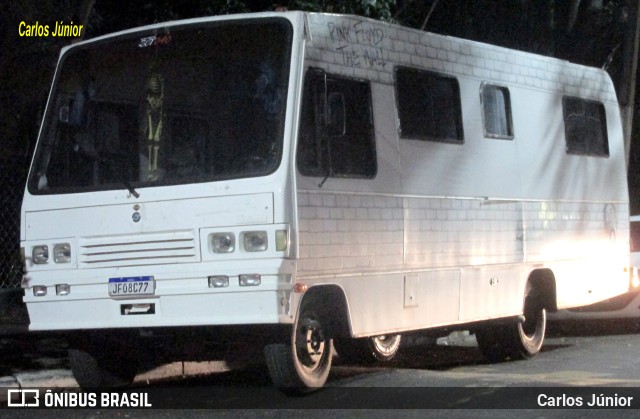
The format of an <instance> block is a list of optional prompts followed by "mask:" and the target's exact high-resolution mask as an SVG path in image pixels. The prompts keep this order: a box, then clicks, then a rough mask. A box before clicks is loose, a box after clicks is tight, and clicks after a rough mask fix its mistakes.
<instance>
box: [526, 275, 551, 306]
mask: <svg viewBox="0 0 640 419" xmlns="http://www.w3.org/2000/svg"><path fill="white" fill-rule="evenodd" d="M527 283H528V284H529V285H530V286H531V287H532V288H533V289H534V290H535V291H536V294H537V295H538V296H539V298H540V299H541V302H542V305H543V307H544V308H546V309H547V311H549V312H556V311H558V299H557V292H556V277H555V275H554V274H553V271H552V270H551V269H549V268H541V269H535V270H533V271H531V273H530V274H529V278H528V279H527Z"/></svg>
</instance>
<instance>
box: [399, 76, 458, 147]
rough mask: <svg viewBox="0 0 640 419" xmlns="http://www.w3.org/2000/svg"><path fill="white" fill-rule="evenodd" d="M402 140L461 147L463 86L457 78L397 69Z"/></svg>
mask: <svg viewBox="0 0 640 419" xmlns="http://www.w3.org/2000/svg"><path fill="white" fill-rule="evenodd" d="M396 97H397V101H398V116H399V119H400V137H401V138H405V139H412V140H426V141H439V142H447V143H456V144H462V143H463V142H464V134H463V130H462V111H461V105H460V86H459V85H458V80H456V79H455V78H454V77H450V76H445V75H442V74H437V73H433V72H430V71H424V70H417V69H414V68H408V67H397V68H396Z"/></svg>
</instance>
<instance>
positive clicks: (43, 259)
mask: <svg viewBox="0 0 640 419" xmlns="http://www.w3.org/2000/svg"><path fill="white" fill-rule="evenodd" d="M31 260H32V261H33V263H35V264H36V265H44V264H46V263H49V246H48V245H46V244H43V245H38V246H33V248H32V249H31ZM53 261H54V262H55V263H69V262H71V245H70V244H69V243H57V244H55V245H54V246H53Z"/></svg>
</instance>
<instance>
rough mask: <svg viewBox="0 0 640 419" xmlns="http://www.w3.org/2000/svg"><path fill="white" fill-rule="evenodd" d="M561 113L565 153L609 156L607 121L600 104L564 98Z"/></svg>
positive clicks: (602, 106)
mask: <svg viewBox="0 0 640 419" xmlns="http://www.w3.org/2000/svg"><path fill="white" fill-rule="evenodd" d="M562 111H563V115H564V132H565V139H566V142H567V153H570V154H584V155H589V156H600V157H608V156H609V140H608V138H607V119H606V114H605V110H604V105H603V104H602V103H600V102H594V101H590V100H585V99H580V98H575V97H564V98H563V99H562Z"/></svg>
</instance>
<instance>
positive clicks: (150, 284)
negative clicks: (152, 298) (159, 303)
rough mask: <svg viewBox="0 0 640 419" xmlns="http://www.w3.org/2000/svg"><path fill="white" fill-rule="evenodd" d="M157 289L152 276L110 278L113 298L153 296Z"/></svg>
mask: <svg viewBox="0 0 640 419" xmlns="http://www.w3.org/2000/svg"><path fill="white" fill-rule="evenodd" d="M155 288H156V287H155V281H154V280H153V277H152V276H128V277H124V278H109V295H110V296H111V297H128V296H132V295H133V296H138V295H153V294H154V293H155Z"/></svg>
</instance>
